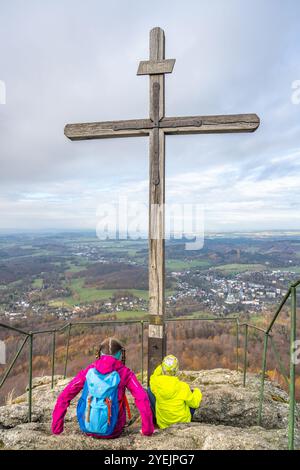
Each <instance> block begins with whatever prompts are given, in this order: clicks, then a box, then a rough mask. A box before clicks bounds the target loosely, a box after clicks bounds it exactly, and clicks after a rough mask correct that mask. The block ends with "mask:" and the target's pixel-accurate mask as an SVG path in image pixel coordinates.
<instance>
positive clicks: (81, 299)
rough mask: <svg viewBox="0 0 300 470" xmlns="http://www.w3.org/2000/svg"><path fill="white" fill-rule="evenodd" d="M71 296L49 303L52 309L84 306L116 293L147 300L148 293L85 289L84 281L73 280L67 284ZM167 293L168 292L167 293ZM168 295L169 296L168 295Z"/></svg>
mask: <svg viewBox="0 0 300 470" xmlns="http://www.w3.org/2000/svg"><path fill="white" fill-rule="evenodd" d="M69 287H70V288H71V291H72V295H71V296H69V297H64V298H59V299H54V300H51V301H50V302H49V305H51V306H52V307H62V306H68V307H72V306H74V305H79V304H84V303H88V302H96V301H98V300H108V299H110V298H111V297H112V296H113V295H114V294H115V293H116V292H129V293H130V294H132V295H134V296H135V297H140V298H142V299H145V300H147V299H148V291H147V290H141V289H97V288H96V287H85V286H84V279H73V280H72V281H71V282H70V283H69ZM167 292H169V291H167ZM169 295H170V294H169Z"/></svg>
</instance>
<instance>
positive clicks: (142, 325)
mask: <svg viewBox="0 0 300 470" xmlns="http://www.w3.org/2000/svg"><path fill="white" fill-rule="evenodd" d="M141 328H142V334H141V337H142V339H141V341H142V362H141V381H142V384H143V383H144V320H142V321H141Z"/></svg>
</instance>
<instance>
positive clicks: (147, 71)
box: [137, 59, 175, 75]
mask: <svg viewBox="0 0 300 470" xmlns="http://www.w3.org/2000/svg"><path fill="white" fill-rule="evenodd" d="M174 65H175V59H165V60H152V61H151V60H142V61H141V62H140V63H139V68H138V71H137V75H159V74H161V73H172V72H173V68H174Z"/></svg>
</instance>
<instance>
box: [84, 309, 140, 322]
mask: <svg viewBox="0 0 300 470" xmlns="http://www.w3.org/2000/svg"><path fill="white" fill-rule="evenodd" d="M112 315H115V316H116V318H117V320H144V319H145V318H147V316H148V312H145V311H144V310H123V311H122V312H113V313H109V314H100V315H96V317H93V319H94V318H96V319H97V320H107V319H109V318H111V316H112Z"/></svg>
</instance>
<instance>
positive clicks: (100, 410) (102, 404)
mask: <svg viewBox="0 0 300 470" xmlns="http://www.w3.org/2000/svg"><path fill="white" fill-rule="evenodd" d="M119 383H120V376H119V374H118V372H116V371H113V372H111V373H109V374H100V372H98V371H97V369H95V368H92V369H89V371H88V373H87V375H86V381H85V384H84V387H83V392H82V395H81V397H80V399H79V401H78V405H77V419H78V422H79V426H80V429H81V430H82V431H83V432H85V433H92V434H99V436H109V435H110V434H112V433H113V431H114V428H115V426H116V424H117V421H118V415H119V402H118V385H119Z"/></svg>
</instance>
